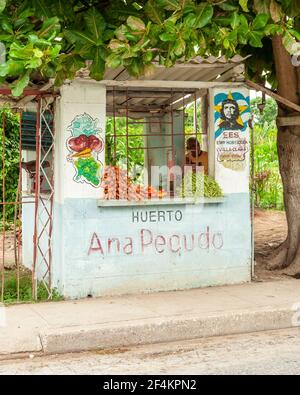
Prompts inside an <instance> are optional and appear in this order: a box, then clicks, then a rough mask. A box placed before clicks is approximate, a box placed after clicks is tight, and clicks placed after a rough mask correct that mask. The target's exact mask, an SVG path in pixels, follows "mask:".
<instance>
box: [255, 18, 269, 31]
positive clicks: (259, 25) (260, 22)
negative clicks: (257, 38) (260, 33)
mask: <svg viewBox="0 0 300 395" xmlns="http://www.w3.org/2000/svg"><path fill="white" fill-rule="evenodd" d="M268 21H269V15H268V14H259V15H257V16H256V17H255V19H254V21H253V25H252V27H253V30H262V29H263V28H264V27H265V26H266V25H267V23H268Z"/></svg>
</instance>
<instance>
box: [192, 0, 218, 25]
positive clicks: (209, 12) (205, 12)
mask: <svg viewBox="0 0 300 395" xmlns="http://www.w3.org/2000/svg"><path fill="white" fill-rule="evenodd" d="M213 14H214V9H213V6H212V5H210V4H207V3H203V4H200V5H199V7H197V14H196V16H197V18H196V22H195V28H196V29H201V28H202V27H204V26H206V25H207V24H208V23H209V22H210V21H211V18H212V17H213Z"/></svg>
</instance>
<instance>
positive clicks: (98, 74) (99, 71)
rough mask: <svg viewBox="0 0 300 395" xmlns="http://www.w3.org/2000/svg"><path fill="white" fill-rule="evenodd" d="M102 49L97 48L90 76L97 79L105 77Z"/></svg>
mask: <svg viewBox="0 0 300 395" xmlns="http://www.w3.org/2000/svg"><path fill="white" fill-rule="evenodd" d="M100 51H101V48H97V49H96V52H95V57H94V59H93V63H92V65H91V67H90V76H91V78H93V79H94V80H96V81H101V80H102V79H103V75H104V71H105V61H104V60H103V58H102V56H101V54H100Z"/></svg>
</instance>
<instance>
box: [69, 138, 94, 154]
mask: <svg viewBox="0 0 300 395" xmlns="http://www.w3.org/2000/svg"><path fill="white" fill-rule="evenodd" d="M68 144H69V147H70V149H71V150H72V151H75V152H81V151H83V150H85V149H86V148H89V138H88V137H87V136H86V135H85V134H82V135H80V136H79V137H73V138H71V139H70V140H69V142H68Z"/></svg>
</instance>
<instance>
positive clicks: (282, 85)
mask: <svg viewBox="0 0 300 395" xmlns="http://www.w3.org/2000/svg"><path fill="white" fill-rule="evenodd" d="M273 53H274V61H275V67H276V75H277V80H278V93H279V94H280V95H281V96H283V97H284V98H286V99H288V100H290V101H292V102H293V103H295V104H299V98H300V96H299V87H300V72H299V69H300V68H299V67H298V68H296V67H294V66H293V65H292V60H291V56H290V55H289V54H288V52H287V51H286V50H285V48H284V47H283V44H282V38H281V37H280V36H276V37H274V38H273ZM295 115H298V116H299V115H300V114H299V113H295V112H293V110H290V109H288V108H286V107H283V106H282V105H281V104H279V116H281V117H283V116H289V117H290V116H295ZM277 148H278V156H279V166H280V173H281V177H282V182H283V193H284V204H285V209H286V218H287V224H288V235H287V239H286V241H285V242H284V243H283V244H282V245H281V246H279V248H278V249H277V250H276V251H274V254H273V255H272V256H271V257H270V263H269V268H270V269H285V270H284V272H285V273H286V274H290V275H295V274H297V273H299V272H300V125H297V126H288V127H281V126H278V138H277Z"/></svg>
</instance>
